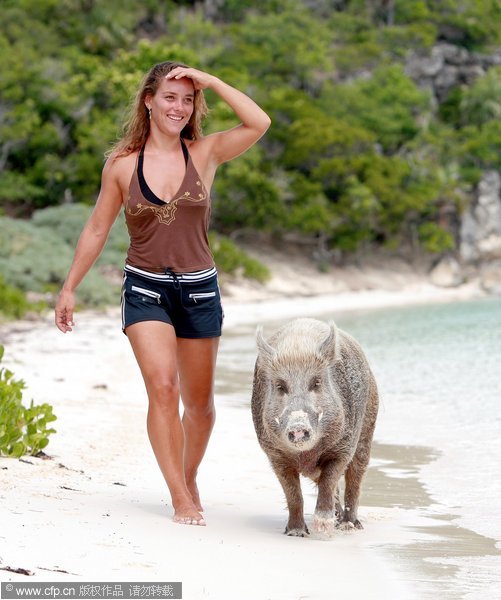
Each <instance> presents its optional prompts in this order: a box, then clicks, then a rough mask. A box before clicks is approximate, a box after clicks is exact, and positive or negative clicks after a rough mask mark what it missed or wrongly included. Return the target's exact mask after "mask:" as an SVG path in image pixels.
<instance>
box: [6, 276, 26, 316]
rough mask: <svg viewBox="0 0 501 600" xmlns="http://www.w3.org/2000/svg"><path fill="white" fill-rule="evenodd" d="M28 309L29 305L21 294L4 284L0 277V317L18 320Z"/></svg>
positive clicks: (19, 291)
mask: <svg viewBox="0 0 501 600" xmlns="http://www.w3.org/2000/svg"><path fill="white" fill-rule="evenodd" d="M28 308H29V303H28V301H27V300H26V296H25V295H24V294H23V292H22V291H21V290H19V289H18V288H16V287H14V286H12V285H8V284H7V283H5V280H4V278H3V277H2V275H0V315H3V316H5V317H13V318H14V319H20V318H21V317H22V316H23V315H24V313H25V312H26V311H27V310H28Z"/></svg>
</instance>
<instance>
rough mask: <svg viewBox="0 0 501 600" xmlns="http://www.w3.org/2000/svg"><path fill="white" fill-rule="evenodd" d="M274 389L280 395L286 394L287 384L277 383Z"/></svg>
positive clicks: (283, 382)
mask: <svg viewBox="0 0 501 600" xmlns="http://www.w3.org/2000/svg"><path fill="white" fill-rule="evenodd" d="M275 389H276V390H277V392H279V393H280V394H286V393H287V392H288V389H287V384H286V383H285V381H277V382H276V383H275Z"/></svg>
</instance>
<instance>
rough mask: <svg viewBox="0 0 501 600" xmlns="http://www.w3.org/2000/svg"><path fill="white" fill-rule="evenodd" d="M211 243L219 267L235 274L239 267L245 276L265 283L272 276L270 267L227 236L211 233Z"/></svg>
mask: <svg viewBox="0 0 501 600" xmlns="http://www.w3.org/2000/svg"><path fill="white" fill-rule="evenodd" d="M210 245H211V249H212V253H213V255H214V260H215V262H216V264H217V266H218V269H220V270H221V271H224V272H225V273H229V274H235V273H236V272H237V271H238V270H239V269H240V270H241V271H242V273H243V275H244V277H248V278H249V279H255V280H256V281H259V282H261V283H264V282H265V281H267V280H268V279H269V278H270V271H269V269H268V267H266V266H265V265H263V264H262V263H260V262H259V261H258V260H255V259H254V258H251V257H250V256H249V255H248V254H246V253H245V252H244V251H243V250H240V248H238V247H237V246H236V244H234V243H233V242H232V241H231V240H230V239H229V238H227V237H226V236H219V235H215V234H211V235H210Z"/></svg>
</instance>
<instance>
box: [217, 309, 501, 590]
mask: <svg viewBox="0 0 501 600" xmlns="http://www.w3.org/2000/svg"><path fill="white" fill-rule="evenodd" d="M297 316H310V317H317V318H320V319H323V320H326V321H328V320H335V321H336V323H337V324H338V326H339V327H341V328H342V329H344V330H345V331H347V332H349V333H350V334H351V335H353V336H354V337H355V338H356V339H357V340H358V341H359V342H360V343H361V344H362V346H363V348H364V349H365V352H366V354H367V356H368V359H369V362H370V364H371V367H372V369H373V371H374V374H375V376H376V380H377V381H378V386H379V390H380V395H381V408H380V415H379V419H378V425H377V429H376V433H375V444H374V448H373V453H372V457H373V461H372V463H371V468H370V469H369V471H368V474H367V479H366V482H365V487H364V495H363V498H362V505H364V506H389V507H401V508H402V509H404V510H406V511H413V513H412V516H413V518H411V519H409V520H406V519H403V521H402V527H405V528H406V529H407V531H408V532H409V540H410V541H409V543H408V544H405V545H401V544H399V545H395V546H394V547H392V546H387V547H386V550H385V551H386V552H387V553H388V554H389V555H391V557H392V560H393V562H395V561H396V562H397V563H398V565H399V566H400V568H401V569H402V571H403V573H404V575H403V576H404V577H405V578H406V579H407V580H408V581H412V583H413V584H415V585H416V586H418V587H419V588H421V589H422V590H423V595H422V597H423V598H424V597H430V598H431V597H434V595H436V594H440V597H443V598H450V599H455V598H467V599H470V600H473V599H484V598H489V599H494V598H501V501H500V498H501V299H499V298H487V299H481V300H474V301H463V302H454V303H447V304H437V305H420V306H408V307H398V308H391V309H377V310H372V311H369V310H367V311H356V312H343V313H339V314H332V313H331V312H328V311H326V312H324V313H321V314H315V315H313V314H298V315H297ZM282 323H283V321H274V322H268V323H265V324H264V325H265V326H264V330H265V335H266V334H268V333H271V332H272V331H273V330H274V329H275V328H276V327H278V326H279V325H281V324H282ZM254 340H255V324H253V325H247V324H245V325H241V326H236V327H233V328H232V329H231V331H230V332H229V333H228V334H227V335H225V336H224V337H223V340H222V344H221V351H220V357H219V368H218V371H219V374H220V375H219V377H218V380H217V388H218V389H217V393H218V396H219V398H220V399H221V401H223V402H231V403H232V404H234V403H238V404H240V405H241V406H242V407H248V406H249V402H250V390H251V383H252V382H251V379H252V370H253V365H254V360H255V356H256V350H255V341H254ZM382 491H384V493H382ZM312 493H313V492H312ZM404 522H405V524H404Z"/></svg>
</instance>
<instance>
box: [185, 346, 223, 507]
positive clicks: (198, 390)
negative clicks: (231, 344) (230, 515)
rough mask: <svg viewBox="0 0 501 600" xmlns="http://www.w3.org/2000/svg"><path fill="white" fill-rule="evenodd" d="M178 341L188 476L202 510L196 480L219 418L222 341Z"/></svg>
mask: <svg viewBox="0 0 501 600" xmlns="http://www.w3.org/2000/svg"><path fill="white" fill-rule="evenodd" d="M177 342H178V344H177V360H178V371H179V382H180V386H181V398H182V401H183V405H184V415H183V426H184V434H185V445H184V474H185V479H186V484H187V486H188V489H189V490H190V492H191V496H192V498H193V501H194V503H195V506H196V507H197V508H198V510H199V511H202V510H203V507H202V504H201V502H200V496H199V493H198V488H197V483H196V477H197V470H198V466H199V465H200V462H201V461H202V458H203V456H204V454H205V450H206V448H207V444H208V443H209V438H210V434H211V431H212V428H213V426H214V421H215V418H216V413H215V408H214V371H215V367H216V357H217V350H218V346H219V338H218V337H216V338H206V339H195V340H192V339H186V338H178V341H177Z"/></svg>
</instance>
